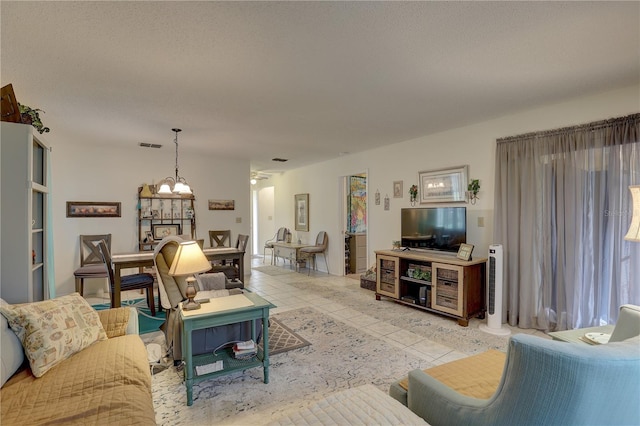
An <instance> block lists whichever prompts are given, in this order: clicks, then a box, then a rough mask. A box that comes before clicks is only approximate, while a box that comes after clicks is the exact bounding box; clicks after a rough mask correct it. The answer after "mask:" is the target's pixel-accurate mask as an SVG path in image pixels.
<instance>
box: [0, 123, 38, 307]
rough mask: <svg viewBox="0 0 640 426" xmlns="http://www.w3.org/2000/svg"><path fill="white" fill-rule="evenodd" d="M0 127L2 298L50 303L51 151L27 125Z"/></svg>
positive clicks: (4, 124)
mask: <svg viewBox="0 0 640 426" xmlns="http://www.w3.org/2000/svg"><path fill="white" fill-rule="evenodd" d="M1 124H2V127H1V136H2V137H1V138H0V148H1V149H0V164H1V167H0V170H1V175H2V180H1V191H2V192H1V205H2V217H1V227H0V240H1V245H0V270H1V274H0V297H2V298H3V299H4V300H6V301H7V302H9V303H23V302H33V301H38V300H44V299H48V298H49V286H48V274H47V272H48V264H47V258H48V256H47V254H48V253H47V250H48V246H47V242H48V241H47V238H48V237H47V203H48V199H47V198H48V197H47V194H48V192H49V189H48V188H49V182H48V174H47V167H48V160H49V155H50V151H49V147H48V146H47V145H46V144H45V142H44V141H43V140H42V138H41V137H40V136H39V135H38V136H36V135H34V131H35V129H34V128H33V127H32V126H30V125H26V124H18V123H8V122H2V123H1Z"/></svg>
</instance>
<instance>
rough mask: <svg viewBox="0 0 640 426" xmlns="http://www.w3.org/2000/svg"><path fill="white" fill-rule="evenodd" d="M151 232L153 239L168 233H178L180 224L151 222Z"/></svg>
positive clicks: (168, 234)
mask: <svg viewBox="0 0 640 426" xmlns="http://www.w3.org/2000/svg"><path fill="white" fill-rule="evenodd" d="M151 232H153V239H154V240H161V239H163V238H164V237H168V236H170V235H180V225H179V224H177V223H163V224H155V223H154V224H152V225H151Z"/></svg>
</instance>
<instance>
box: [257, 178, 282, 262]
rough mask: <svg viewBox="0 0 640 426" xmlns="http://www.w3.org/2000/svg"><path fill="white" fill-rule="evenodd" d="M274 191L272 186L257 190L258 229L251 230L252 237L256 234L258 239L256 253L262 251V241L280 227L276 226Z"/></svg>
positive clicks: (270, 236) (269, 237)
mask: <svg viewBox="0 0 640 426" xmlns="http://www.w3.org/2000/svg"><path fill="white" fill-rule="evenodd" d="M274 192H275V188H274V187H273V186H267V187H265V188H260V189H259V190H258V221H257V222H258V229H257V230H256V229H254V230H253V234H254V238H256V237H255V236H256V235H257V239H258V245H257V254H262V253H264V243H265V242H266V241H267V240H269V239H271V238H272V237H273V234H275V233H276V230H277V228H279V227H280V226H276V220H275V205H274V198H273V194H274Z"/></svg>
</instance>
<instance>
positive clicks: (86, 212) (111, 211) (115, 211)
mask: <svg viewBox="0 0 640 426" xmlns="http://www.w3.org/2000/svg"><path fill="white" fill-rule="evenodd" d="M120 214H121V208H120V202H119V201H118V202H109V201H107V202H104V201H101V202H93V201H89V202H87V201H67V217H120Z"/></svg>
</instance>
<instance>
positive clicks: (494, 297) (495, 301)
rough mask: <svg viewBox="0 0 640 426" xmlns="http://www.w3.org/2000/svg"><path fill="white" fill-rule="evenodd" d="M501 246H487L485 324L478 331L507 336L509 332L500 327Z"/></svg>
mask: <svg viewBox="0 0 640 426" xmlns="http://www.w3.org/2000/svg"><path fill="white" fill-rule="evenodd" d="M502 267H503V257H502V245H500V244H492V245H490V246H489V265H488V268H487V324H480V327H479V328H480V330H481V331H484V332H486V333H491V334H496V335H498V336H507V335H509V334H511V331H510V330H509V329H507V328H504V327H502V284H503V280H502Z"/></svg>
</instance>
